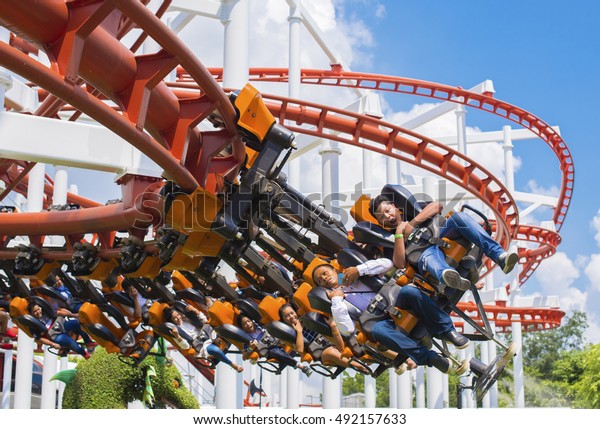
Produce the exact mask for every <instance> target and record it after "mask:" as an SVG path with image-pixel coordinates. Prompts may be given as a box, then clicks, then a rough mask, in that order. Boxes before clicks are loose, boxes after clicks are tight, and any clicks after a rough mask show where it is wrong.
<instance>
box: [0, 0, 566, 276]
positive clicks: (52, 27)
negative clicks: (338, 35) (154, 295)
mask: <svg viewBox="0 0 600 429" xmlns="http://www.w3.org/2000/svg"><path fill="white" fill-rule="evenodd" d="M33 3H34V2H32V1H22V0H5V1H3V2H0V24H1V25H3V26H4V27H6V28H8V29H9V30H10V31H12V32H13V33H14V34H15V35H17V36H18V37H17V38H16V39H15V41H14V43H12V44H7V43H0V65H1V66H4V67H6V68H7V69H9V70H11V71H13V72H15V73H17V74H19V75H20V76H22V77H23V78H25V79H26V80H28V81H30V82H31V83H32V84H33V85H35V86H37V87H39V88H41V89H43V90H44V91H46V92H47V93H48V94H49V96H48V97H47V98H46V100H45V102H44V103H43V104H42V106H41V107H40V109H39V111H38V112H36V114H38V115H40V116H49V117H52V116H55V114H56V112H57V111H58V110H59V109H60V108H61V107H62V106H64V105H65V104H68V105H69V106H71V107H72V108H74V109H76V110H77V111H79V112H82V113H84V114H86V115H88V116H90V117H91V118H93V119H94V120H95V121H97V122H98V123H100V124H102V125H104V126H105V127H107V128H109V129H111V130H112V131H113V132H115V133H116V134H117V135H119V136H120V137H121V138H123V139H125V140H126V141H128V142H129V143H130V144H131V145H133V146H134V147H136V148H138V149H139V150H141V151H142V152H143V153H145V154H146V155H148V156H149V157H150V158H151V159H152V160H153V161H155V162H156V163H157V164H158V165H159V166H160V167H162V168H163V169H164V171H165V174H164V175H165V177H168V178H169V179H171V180H173V181H174V182H175V183H176V184H177V185H178V186H179V187H180V188H181V189H182V190H184V191H186V192H189V191H193V190H195V189H196V188H197V187H198V186H200V187H203V188H205V189H207V190H209V191H210V192H215V193H216V192H217V191H218V190H219V189H218V184H217V180H216V177H217V176H225V177H228V178H234V177H235V176H236V175H237V173H238V170H239V168H240V166H241V164H242V162H243V160H244V156H245V146H244V143H243V141H242V139H241V138H240V136H239V134H238V131H237V129H236V125H235V120H236V118H235V111H234V109H233V107H232V104H231V103H230V101H229V100H228V98H227V95H226V93H225V91H224V90H223V89H221V87H220V86H219V84H218V80H220V79H222V72H221V71H219V70H216V69H207V68H205V67H204V66H203V65H202V64H201V63H200V61H199V60H198V59H197V58H196V57H195V56H194V55H193V54H192V52H191V51H190V50H189V49H188V48H187V47H186V46H185V45H184V44H183V43H182V42H181V41H180V40H179V39H178V38H177V37H176V35H175V34H173V33H172V32H171V31H170V30H169V29H168V28H167V27H166V26H165V25H164V24H163V23H162V22H161V21H160V17H159V16H157V15H158V14H157V15H154V14H153V13H152V12H151V11H150V10H149V9H147V8H146V7H145V6H144V4H143V2H140V1H136V0H114V1H111V2H104V1H99V0H98V1H90V0H85V1H83V0H81V1H80V0H76V1H72V2H68V3H66V2H65V1H64V0H48V1H45V2H35V7H34V6H33ZM164 3H165V4H167V3H168V2H164ZM134 27H137V28H140V29H141V30H142V32H143V33H142V36H140V37H141V38H143V37H144V35H147V36H150V37H152V38H153V39H154V41H155V42H156V43H158V44H159V45H160V46H161V50H160V51H159V52H158V53H156V54H151V55H136V54H135V50H136V49H137V46H139V40H140V38H138V40H137V41H136V42H135V43H134V46H132V47H131V48H127V47H126V46H124V45H123V44H122V43H121V42H120V39H121V38H122V37H123V35H124V34H125V33H127V31H128V30H130V29H132V28H134ZM19 42H21V43H19ZM27 44H31V45H32V46H35V47H39V48H40V49H43V50H44V51H45V52H46V53H47V55H48V57H49V59H50V61H51V64H50V66H46V65H43V64H42V63H40V62H38V61H37V60H35V59H34V58H31V57H30V56H28V55H27V53H26V52H23V51H22V46H24V45H27ZM178 66H179V67H180V69H181V70H185V76H184V75H181V76H182V77H181V83H179V84H175V85H172V86H170V85H167V84H166V83H165V82H164V81H163V79H164V78H165V77H166V75H167V74H169V73H170V72H171V70H173V69H175V68H176V67H178ZM251 80H255V81H265V82H286V81H287V70H285V69H253V70H251ZM301 81H302V82H303V83H307V84H317V85H327V86H338V87H354V88H364V89H371V90H382V91H389V92H397V93H404V94H412V95H419V96H424V97H429V98H434V99H438V100H444V101H452V102H456V103H461V104H464V105H467V106H470V107H473V108H477V109H481V110H484V111H487V112H490V113H493V114H495V115H499V116H501V117H504V118H506V119H508V120H511V121H513V122H516V123H518V124H519V125H521V126H523V127H525V128H528V129H530V130H531V131H533V132H534V133H535V134H536V135H538V136H539V137H540V138H542V139H543V140H544V141H545V142H546V143H547V144H548V145H549V146H550V147H551V148H552V150H553V151H554V153H555V154H556V155H557V157H558V158H559V161H560V168H561V171H562V174H563V176H562V185H561V192H560V196H559V203H558V205H557V207H556V209H555V211H554V217H553V219H554V222H555V224H556V228H557V230H560V227H561V226H562V223H563V221H564V217H565V215H566V213H567V210H568V206H569V203H570V199H571V194H572V189H573V178H574V170H573V163H572V158H571V156H570V152H569V150H568V148H567V146H566V144H565V143H564V141H563V140H562V138H561V137H560V136H559V135H558V134H557V133H556V132H555V131H554V130H553V129H552V128H551V127H550V126H548V125H547V124H546V123H545V122H543V121H542V120H540V119H539V118H537V117H535V116H534V115H532V114H530V113H528V112H526V111H524V110H522V109H519V108H517V107H514V106H512V105H510V104H508V103H505V102H502V101H499V100H495V99H493V98H491V97H489V96H487V95H480V94H474V93H471V92H469V91H465V90H463V89H461V88H456V87H450V86H445V85H441V84H435V83H430V82H424V81H418V80H412V79H405V78H399V77H391V76H382V75H373V74H364V73H354V72H345V71H342V70H340V69H338V68H335V69H334V70H332V71H322V70H303V71H302V74H301ZM106 99H108V100H110V101H111V102H112V103H114V105H116V108H115V107H114V106H112V105H109V104H107V103H106ZM263 99H264V100H265V102H266V104H267V107H268V108H269V109H270V110H271V112H272V113H273V114H274V116H275V117H276V118H278V120H279V122H280V123H283V122H284V121H293V122H295V123H296V125H290V124H289V123H286V127H287V128H289V129H291V130H292V131H295V132H297V133H302V134H306V135H312V136H319V137H327V138H328V139H333V140H337V141H340V142H342V143H345V144H349V145H353V146H357V147H361V148H363V149H366V150H372V151H375V152H378V153H381V154H384V155H386V156H390V157H393V158H396V159H399V160H402V161H404V162H407V163H410V164H413V165H416V166H419V167H421V168H423V169H425V170H427V171H430V172H431V173H434V174H436V175H439V176H440V177H443V178H445V179H447V180H449V181H451V182H453V183H455V184H457V185H459V186H461V187H463V188H464V189H465V190H467V191H468V192H470V193H472V194H473V195H475V196H477V197H478V198H479V199H480V200H481V201H482V202H483V203H485V204H486V205H487V206H488V207H489V208H490V209H491V210H492V212H493V213H494V216H495V219H496V226H495V233H496V239H497V240H498V241H499V242H500V243H501V244H502V245H504V246H506V245H508V244H509V243H510V241H511V240H514V239H517V240H522V241H530V242H533V243H536V244H537V245H538V247H537V248H535V249H521V252H520V256H521V258H522V259H521V263H522V264H523V267H524V269H523V273H522V275H521V277H520V283H521V284H522V283H523V282H524V281H525V280H526V279H527V278H528V277H529V276H530V275H531V273H532V272H533V270H535V268H536V267H537V266H538V265H539V262H540V261H541V260H543V259H544V258H546V257H548V256H550V255H551V254H553V253H554V252H555V249H556V246H557V245H558V244H559V243H560V236H559V235H558V234H557V233H554V232H552V231H549V230H545V229H542V228H536V227H531V226H526V225H519V222H518V209H517V205H516V202H515V201H514V199H513V198H512V196H511V195H510V193H509V191H508V190H507V189H506V187H505V186H504V185H503V184H502V182H501V181H500V180H498V179H497V178H495V177H494V176H493V175H492V174H491V173H490V172H489V171H488V170H486V169H485V168H484V167H482V166H480V165H479V164H477V163H475V162H474V161H473V160H471V159H469V158H468V157H466V156H465V155H463V154H461V153H459V152H457V151H455V150H453V149H451V148H449V147H447V146H444V145H442V144H440V143H438V142H436V141H434V140H433V139H430V138H428V137H426V136H422V135H419V134H417V133H414V132H412V131H410V130H407V129H403V128H401V127H399V126H397V125H394V124H390V123H387V122H385V121H382V120H378V119H375V118H372V117H369V116H365V115H359V114H354V113H351V112H347V111H344V110H341V109H336V108H333V107H328V106H322V105H318V104H314V103H308V102H306V101H301V100H292V99H289V98H285V97H277V96H273V95H265V94H263ZM213 114H217V115H218V117H219V118H220V119H221V120H222V125H223V128H222V129H220V130H218V131H211V132H208V131H203V132H200V131H199V130H198V129H197V128H196V126H197V125H198V124H199V123H200V122H202V121H203V120H205V119H207V118H208V117H209V116H211V115H213ZM326 131H336V133H334V134H330V133H326ZM337 133H339V134H337ZM224 149H229V153H230V154H229V155H225V156H223V155H220V154H221V153H222V151H223V150H224ZM13 165H15V164H13ZM27 168H30V167H29V166H27V165H19V168H16V169H15V168H13V170H11V175H10V176H9V175H8V170H9V168H7V169H6V174H4V176H5V177H11V178H13V179H12V180H14V181H16V182H17V183H15V184H14V185H13V186H15V190H16V188H17V187H18V186H19V183H18V182H19V181H20V180H22V179H23V178H24V177H25V175H26V174H27V170H26V169H27ZM15 172H16V174H15ZM121 184H122V186H123V189H124V192H123V193H124V196H125V197H124V200H123V202H122V203H117V204H113V205H108V206H98V205H97V203H95V202H92V201H89V200H85V199H82V200H80V202H81V205H82V207H86V208H84V209H82V210H77V211H71V212H44V213H18V214H17V213H1V214H0V235H11V236H13V235H26V236H30V238H35V237H39V236H44V235H64V236H70V235H74V234H81V233H90V232H91V233H96V234H98V236H99V237H100V239H101V244H102V245H103V248H104V250H105V251H106V252H108V253H106V255H108V254H111V255H114V252H113V253H110V251H111V250H112V249H110V245H109V243H108V242H107V241H106V240H104V241H103V242H102V237H106V234H108V233H110V232H113V231H117V230H119V231H121V230H128V231H129V232H130V233H131V234H133V235H135V234H136V231H137V229H139V227H140V225H139V224H136V225H135V227H134V220H135V221H139V216H138V214H139V212H142V213H144V214H146V218H147V219H146V220H145V222H144V224H143V225H141V226H147V225H150V224H152V223H157V222H158V219H156V218H155V217H153V214H154V213H155V212H156V210H157V209H160V208H161V201H160V198H158V197H157V195H158V191H159V190H160V188H161V187H162V183H159V182H158V181H156V180H151V179H148V178H140V177H132V178H126V179H123V180H122V182H121ZM9 186H10V184H9ZM21 191H22V189H21ZM49 191H50V190H49V189H47V190H46V193H48V192H49ZM140 195H143V197H144V198H145V199H143V200H142V201H139V200H136V197H138V196H140ZM73 198H74V197H73ZM145 209H147V210H146V211H145ZM67 242H68V243H69V241H68V240H67ZM71 254H72V251H71V249H70V246H69V244H68V246H67V250H66V251H65V252H64V255H63V257H64V258H65V259H68V258H69V257H70V255H71ZM44 256H49V255H47V254H44ZM101 256H104V255H102V254H101ZM10 257H14V252H11V251H8V250H2V251H0V258H10ZM53 258H56V259H61V258H62V257H61V255H60V254H55V255H54V256H53Z"/></svg>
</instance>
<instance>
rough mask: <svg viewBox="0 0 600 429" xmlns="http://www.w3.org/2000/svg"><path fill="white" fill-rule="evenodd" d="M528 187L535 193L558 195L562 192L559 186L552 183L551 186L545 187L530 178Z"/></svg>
mask: <svg viewBox="0 0 600 429" xmlns="http://www.w3.org/2000/svg"><path fill="white" fill-rule="evenodd" d="M527 189H528V190H529V191H530V192H532V193H534V194H539V195H547V196H550V197H558V196H559V194H560V189H559V187H558V186H555V185H552V186H550V187H549V188H545V187H543V186H541V185H538V183H537V182H536V181H535V180H530V181H529V182H527Z"/></svg>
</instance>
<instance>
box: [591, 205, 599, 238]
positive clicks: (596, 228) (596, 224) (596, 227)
mask: <svg viewBox="0 0 600 429" xmlns="http://www.w3.org/2000/svg"><path fill="white" fill-rule="evenodd" d="M592 228H594V231H595V234H594V239H595V240H596V243H597V244H598V246H600V210H598V213H596V216H594V218H593V219H592Z"/></svg>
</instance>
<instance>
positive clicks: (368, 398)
mask: <svg viewBox="0 0 600 429" xmlns="http://www.w3.org/2000/svg"><path fill="white" fill-rule="evenodd" d="M391 375H392V374H391V373H390V376H391ZM394 375H395V374H394ZM390 379H391V378H390ZM390 385H391V383H390ZM376 402H377V388H376V385H375V379H374V378H373V377H371V376H368V375H365V408H375V405H376Z"/></svg>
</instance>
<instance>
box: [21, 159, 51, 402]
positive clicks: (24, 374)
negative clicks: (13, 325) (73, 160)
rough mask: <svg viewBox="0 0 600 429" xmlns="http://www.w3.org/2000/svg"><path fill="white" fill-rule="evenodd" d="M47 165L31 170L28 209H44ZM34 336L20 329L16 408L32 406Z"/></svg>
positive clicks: (28, 183) (36, 166) (31, 210)
mask: <svg viewBox="0 0 600 429" xmlns="http://www.w3.org/2000/svg"><path fill="white" fill-rule="evenodd" d="M45 176H46V165H45V164H42V163H38V164H36V165H35V166H34V167H33V168H32V169H31V171H30V172H29V180H28V182H27V185H28V186H27V211H28V212H32V213H35V212H40V211H41V210H42V209H43V201H44V182H45V179H46V177H45ZM33 349H34V341H33V338H31V337H29V336H28V335H27V334H26V333H25V332H23V331H21V330H19V337H18V341H17V350H18V351H19V352H18V353H17V371H16V376H15V408H23V409H29V408H31V376H32V365H33Z"/></svg>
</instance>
